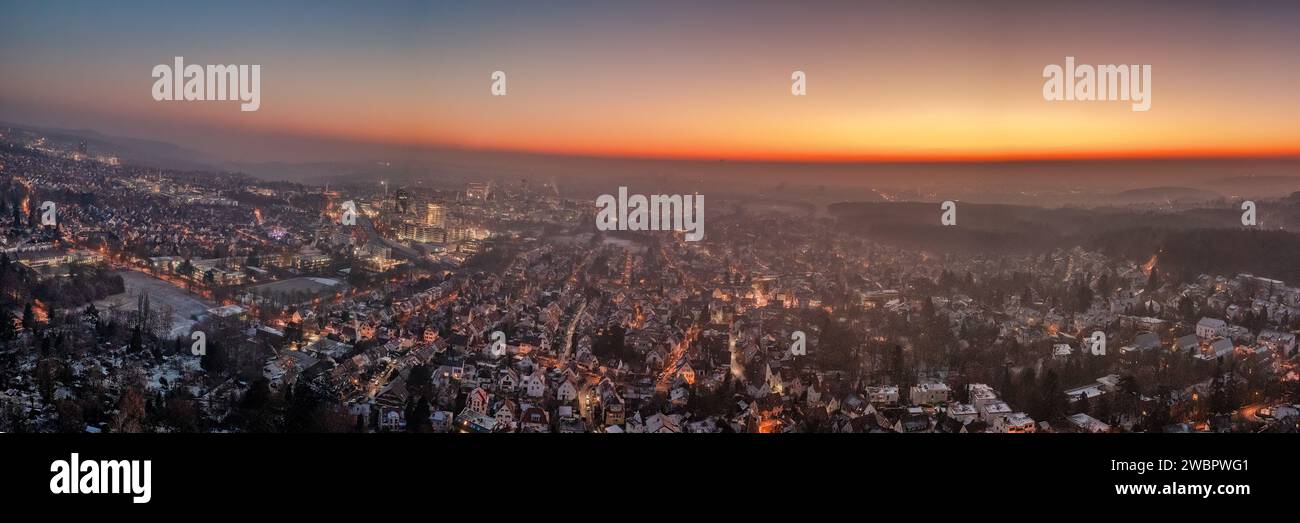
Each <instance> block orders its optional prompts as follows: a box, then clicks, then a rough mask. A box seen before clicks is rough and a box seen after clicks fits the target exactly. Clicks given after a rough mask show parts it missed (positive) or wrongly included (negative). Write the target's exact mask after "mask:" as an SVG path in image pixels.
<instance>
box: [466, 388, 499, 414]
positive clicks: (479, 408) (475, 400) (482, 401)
mask: <svg viewBox="0 0 1300 523" xmlns="http://www.w3.org/2000/svg"><path fill="white" fill-rule="evenodd" d="M491 400H492V396H491V395H489V394H488V391H487V390H484V389H483V387H475V388H474V390H471V391H469V395H467V396H466V397H465V410H466V411H474V412H477V413H479V414H483V415H485V416H486V415H487V411H488V406H489V405H491ZM461 414H462V415H464V412H462V413H461Z"/></svg>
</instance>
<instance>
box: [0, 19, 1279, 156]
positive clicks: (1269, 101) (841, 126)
mask: <svg viewBox="0 0 1300 523" xmlns="http://www.w3.org/2000/svg"><path fill="white" fill-rule="evenodd" d="M180 4H182V3H180V2H131V1H124V2H76V1H54V2H26V1H19V2H14V1H8V0H4V1H0V12H3V13H4V16H0V66H2V67H3V69H4V71H5V72H6V74H4V75H0V121H8V122H16V123H25V124H38V125H49V126H58V127H64V128H90V129H95V130H98V131H101V132H105V133H109V134H116V135H122V136H130V137H139V138H151V139H162V140H168V141H173V142H175V143H178V144H179V145H183V146H187V147H192V148H195V149H197V150H201V151H205V152H210V153H213V154H217V155H221V156H224V157H227V158H241V159H250V160H251V159H255V160H259V161H268V160H276V159H288V158H280V157H278V156H285V155H288V151H290V150H293V151H296V153H295V155H294V156H295V158H293V159H297V160H301V159H303V158H304V157H306V156H311V155H312V154H318V155H319V156H320V157H322V158H325V157H327V156H329V155H330V153H332V152H337V151H338V150H340V149H339V148H337V147H335V146H333V145H332V144H338V143H356V144H386V145H400V146H411V147H442V148H461V149H471V150H480V149H482V150H489V151H492V150H502V151H522V152H541V153H547V154H559V155H592V156H611V157H636V158H692V159H731V160H756V161H830V162H836V161H945V160H961V161H967V160H975V161H980V160H990V161H1001V160H1014V159H1068V158H1125V157H1185V156H1281V155H1300V125H1297V123H1296V122H1300V96H1298V95H1297V94H1296V93H1297V92H1300V91H1297V88H1296V87H1297V86H1298V85H1300V67H1297V65H1300V63H1298V62H1300V31H1298V30H1296V27H1300V3H1296V2H1250V1H1234V2H1206V1H1177V2H1137V1H1131V2H1110V1H1100V2H1069V3H1065V2H1062V3H1060V4H1057V5H1048V4H1051V3H1049V2H1035V1H1026V2H1019V1H1017V2H1012V1H989V2H968V1H943V2H940V1H925V0H920V1H896V2H870V1H860V2H842V3H841V2H823V1H808V2H760V1H748V2H721V1H719V2H675V1H656V2H635V3H623V2H615V1H603V2H495V1H474V2H382V1H381V2H364V3H363V2H339V3H335V2H321V1H316V2H291V1H282V2H271V3H266V4H265V5H264V4H263V3H262V2H241V1H228V2H213V3H208V4H207V5H180ZM175 56H183V57H184V58H185V61H186V63H191V64H259V65H261V69H262V78H261V81H262V86H261V108H260V109H259V110H258V111H256V112H242V111H240V110H239V108H238V104H237V103H235V102H166V101H163V102H159V101H155V100H153V99H152V97H151V96H150V88H151V86H152V85H153V82H154V79H153V78H152V77H151V76H150V71H151V70H152V68H153V67H154V66H155V65H157V64H170V63H172V60H173V57H175ZM1067 56H1073V57H1075V61H1076V62H1077V63H1080V64H1093V65H1096V64H1144V65H1150V66H1151V69H1152V86H1151V91H1152V95H1151V100H1152V103H1151V109H1150V110H1149V111H1146V112H1135V111H1132V110H1131V109H1130V106H1129V104H1128V103H1126V102H1049V101H1046V100H1044V99H1043V95H1042V87H1043V82H1044V78H1043V76H1042V72H1043V68H1044V67H1045V66H1047V65H1049V64H1063V63H1064V61H1065V57H1067ZM497 70H500V71H503V72H505V73H506V75H507V89H508V90H507V92H508V94H507V95H506V96H492V94H491V92H490V86H491V74H492V72H493V71H497ZM795 70H800V71H803V72H804V73H805V74H806V75H807V95H806V96H793V95H791V93H790V88H791V79H790V77H791V73H792V72H793V71H795Z"/></svg>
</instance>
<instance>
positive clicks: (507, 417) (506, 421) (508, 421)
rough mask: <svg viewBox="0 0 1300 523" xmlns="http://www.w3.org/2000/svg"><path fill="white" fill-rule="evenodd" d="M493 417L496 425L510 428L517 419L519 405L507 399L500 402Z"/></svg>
mask: <svg viewBox="0 0 1300 523" xmlns="http://www.w3.org/2000/svg"><path fill="white" fill-rule="evenodd" d="M493 417H495V418H496V419H497V426H498V427H500V428H502V429H505V430H510V429H511V428H512V427H514V425H515V421H516V420H518V419H519V407H518V406H517V405H515V402H514V401H511V400H509V399H507V400H505V401H502V402H501V403H500V405H499V406H498V407H497V411H496V413H495V414H494V415H493Z"/></svg>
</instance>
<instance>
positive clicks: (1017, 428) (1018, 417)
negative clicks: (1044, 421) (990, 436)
mask: <svg viewBox="0 0 1300 523" xmlns="http://www.w3.org/2000/svg"><path fill="white" fill-rule="evenodd" d="M1037 427H1038V426H1037V425H1035V424H1034V418H1031V417H1029V415H1027V414H1025V413H1023V412H1014V413H1011V414H1008V415H1005V416H996V417H994V419H993V431H994V432H1001V433H1004V434H1026V433H1031V432H1037V430H1038V428H1037Z"/></svg>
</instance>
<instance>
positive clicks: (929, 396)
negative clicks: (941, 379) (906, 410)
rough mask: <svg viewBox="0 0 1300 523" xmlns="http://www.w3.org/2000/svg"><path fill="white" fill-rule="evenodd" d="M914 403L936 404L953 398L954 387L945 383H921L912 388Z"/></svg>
mask: <svg viewBox="0 0 1300 523" xmlns="http://www.w3.org/2000/svg"><path fill="white" fill-rule="evenodd" d="M911 398H912V404H913V405H935V404H938V403H947V402H949V401H951V400H952V389H950V388H948V385H947V384H944V383H921V384H918V385H913V386H912V390H911Z"/></svg>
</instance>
